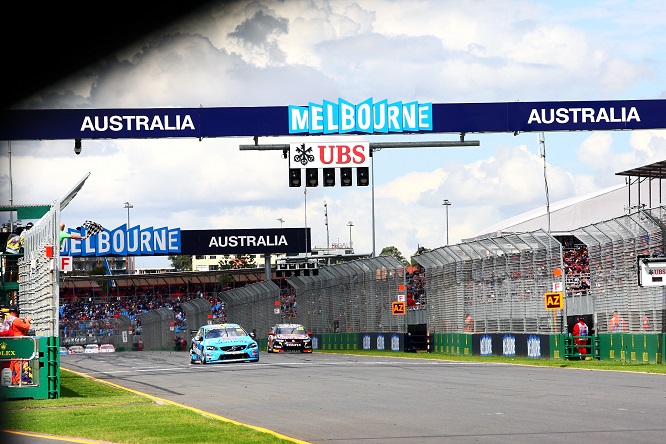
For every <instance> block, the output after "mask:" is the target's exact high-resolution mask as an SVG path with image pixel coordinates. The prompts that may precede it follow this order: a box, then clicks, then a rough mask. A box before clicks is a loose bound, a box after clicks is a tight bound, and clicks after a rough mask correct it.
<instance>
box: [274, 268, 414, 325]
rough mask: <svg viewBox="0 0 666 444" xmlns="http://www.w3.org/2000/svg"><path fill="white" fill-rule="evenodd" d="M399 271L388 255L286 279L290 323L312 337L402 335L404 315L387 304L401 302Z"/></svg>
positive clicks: (402, 286)
mask: <svg viewBox="0 0 666 444" xmlns="http://www.w3.org/2000/svg"><path fill="white" fill-rule="evenodd" d="M405 271H406V270H405V267H404V265H403V264H402V263H401V262H400V261H399V260H398V259H396V258H395V257H393V256H378V257H375V258H370V259H360V260H355V261H350V262H345V263H342V264H337V265H332V266H329V267H324V268H320V269H319V270H318V274H317V275H311V276H292V277H290V278H289V279H287V281H288V282H289V283H290V284H291V285H292V286H293V287H294V289H295V292H296V302H297V310H296V312H297V315H296V317H295V319H297V320H296V321H294V322H298V323H300V324H304V325H305V326H306V327H307V328H308V329H309V330H310V331H312V332H313V333H315V334H323V333H351V332H404V331H405V320H404V318H405V317H404V316H395V315H393V313H392V303H393V302H397V301H398V300H399V298H400V296H401V295H402V297H403V298H404V297H405Z"/></svg>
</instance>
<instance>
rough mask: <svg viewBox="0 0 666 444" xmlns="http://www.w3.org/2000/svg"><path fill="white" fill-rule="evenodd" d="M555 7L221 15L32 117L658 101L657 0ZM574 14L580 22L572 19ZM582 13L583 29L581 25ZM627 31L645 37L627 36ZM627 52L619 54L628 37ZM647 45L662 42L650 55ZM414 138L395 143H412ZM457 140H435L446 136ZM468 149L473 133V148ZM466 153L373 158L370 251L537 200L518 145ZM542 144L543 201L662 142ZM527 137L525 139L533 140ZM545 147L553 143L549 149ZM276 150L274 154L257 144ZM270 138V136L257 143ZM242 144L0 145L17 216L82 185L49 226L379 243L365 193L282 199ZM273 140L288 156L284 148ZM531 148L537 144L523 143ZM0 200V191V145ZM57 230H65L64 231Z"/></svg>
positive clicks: (278, 161)
mask: <svg viewBox="0 0 666 444" xmlns="http://www.w3.org/2000/svg"><path fill="white" fill-rule="evenodd" d="M599 5H603V3H600V2H592V4H590V5H584V6H580V5H575V6H569V5H568V4H566V5H559V3H558V2H555V3H553V2H545V1H511V0H504V1H497V2H442V1H440V0H421V1H412V2H397V1H391V0H356V1H346V0H331V1H306V0H295V1H288V2H282V1H269V0H260V1H236V2H220V5H219V7H217V8H213V9H211V10H210V11H209V12H207V13H206V14H204V15H200V16H197V17H188V18H187V19H186V20H185V21H183V22H181V23H177V24H173V25H170V26H169V27H168V28H166V29H165V30H164V33H163V34H153V35H151V36H147V37H146V38H145V39H144V40H142V41H140V42H137V43H136V44H134V45H132V46H130V47H127V48H124V49H123V50H121V51H118V53H117V54H116V55H117V60H111V59H107V60H105V61H104V63H103V64H99V65H97V66H93V67H91V68H90V69H89V70H86V72H85V73H79V74H78V75H77V76H76V77H73V78H70V79H66V80H64V81H63V82H60V83H59V84H57V85H53V86H52V87H51V88H49V90H48V91H45V94H43V95H42V96H36V97H35V98H33V99H34V100H33V101H31V102H29V103H30V104H29V105H27V106H33V107H42V108H72V107H74V108H134V107H136V108H149V107H192V108H196V107H198V106H204V107H229V106H270V105H282V106H284V105H288V104H304V103H307V102H308V101H315V102H320V101H321V100H322V99H332V100H334V99H336V98H337V97H343V98H345V99H347V100H351V101H357V100H363V99H366V98H368V97H374V98H378V99H383V98H387V99H389V100H419V101H430V102H434V103H447V102H493V101H512V100H516V99H520V100H523V101H527V100H548V101H557V100H597V99H604V100H606V99H613V98H615V99H626V98H658V97H663V95H664V88H663V85H664V84H665V82H664V80H666V79H665V77H666V76H665V75H664V69H665V68H664V66H666V63H665V61H664V53H663V51H662V50H661V49H662V47H663V44H664V43H666V37H665V36H666V32H665V31H664V29H666V27H664V26H663V25H664V23H663V17H666V6H664V4H663V2H652V3H644V4H642V5H641V6H642V9H638V8H636V7H635V5H631V4H627V5H623V4H619V3H618V4H615V7H614V8H613V10H612V11H609V10H607V9H603V8H599ZM576 12H579V14H576ZM577 17H581V18H580V19H579V18H577ZM636 23H645V24H646V25H645V27H644V28H642V29H641V32H634V33H631V32H629V30H635V29H636V27H635V26H633V25H635V24H636ZM628 41H630V42H631V45H630V44H629V43H628ZM656 42H662V44H661V45H659V44H657V43H656ZM409 137H410V136H407V139H409ZM449 137H452V138H455V137H457V135H442V137H441V139H447V138H449ZM468 137H471V138H474V136H473V135H469V136H468ZM479 137H480V138H483V145H482V147H481V148H480V149H478V150H458V151H456V150H449V151H442V150H428V151H419V150H416V151H409V150H393V151H392V152H390V153H389V152H381V153H379V155H377V156H376V159H375V160H376V167H377V171H376V176H375V178H376V179H377V183H376V184H375V200H374V206H375V211H374V213H375V217H374V219H375V227H374V238H375V243H376V246H375V247H376V250H377V251H376V252H377V253H379V251H381V249H382V248H383V247H385V246H387V245H394V246H396V247H398V248H399V249H400V250H401V251H402V252H403V254H405V255H410V254H412V253H413V252H414V251H415V250H416V248H417V246H418V245H425V246H427V247H430V248H434V247H437V246H439V245H442V244H443V242H444V241H445V237H446V230H447V228H446V222H445V208H444V207H443V206H442V205H441V202H442V200H443V199H450V200H451V202H452V203H453V205H452V206H451V207H450V208H449V222H450V226H449V227H448V231H449V238H450V240H451V242H457V241H459V240H460V239H462V238H465V237H468V236H471V235H473V234H475V233H476V232H477V231H478V230H480V229H482V228H484V227H486V226H489V225H491V224H492V223H496V222H499V221H500V220H502V219H503V218H508V217H510V216H514V215H516V214H518V213H520V212H523V211H526V210H529V209H531V208H534V207H537V206H541V205H543V204H544V202H545V182H544V166H543V159H542V158H541V157H540V156H539V155H538V150H537V148H536V147H537V145H536V143H534V142H533V140H534V139H533V138H532V135H530V136H529V138H530V140H527V139H524V138H522V137H518V138H513V139H512V138H511V137H512V136H511V137H509V138H508V139H507V138H506V137H502V136H493V135H487V134H484V135H482V136H481V135H480V136H479ZM623 137H624V136H623V135H622V134H620V133H619V132H615V133H591V134H580V133H571V134H560V135H553V136H552V137H551V136H548V140H549V152H548V158H547V160H548V164H547V177H548V184H549V194H550V199H551V201H554V200H556V199H562V198H566V197H571V196H573V195H577V194H587V193H589V192H591V191H594V190H597V189H600V188H604V187H606V186H608V185H610V184H612V183H619V182H618V181H619V180H622V179H621V178H618V177H617V176H615V173H616V172H618V171H621V170H624V169H627V168H633V167H636V166H640V165H642V164H646V163H652V162H655V161H658V160H663V159H664V156H665V155H666V135H665V132H664V131H634V132H632V133H631V137H630V140H629V142H628V143H625V142H624V139H623ZM530 141H531V142H530ZM552 141H556V142H552ZM261 142H262V143H270V142H269V141H261ZM271 142H272V141H271ZM249 143H252V141H251V139H250V138H228V139H204V140H202V141H198V140H194V139H160V140H97V141H87V140H86V141H84V143H83V152H82V154H81V155H80V156H76V155H74V153H73V152H72V151H73V147H72V145H73V143H72V141H34V142H13V143H12V151H13V152H12V175H13V196H14V201H15V202H17V203H44V202H46V203H49V202H52V201H53V200H54V199H57V198H59V197H61V196H62V195H63V194H64V193H66V192H67V191H69V189H70V188H71V186H73V185H74V184H75V183H76V181H78V180H79V179H80V178H81V177H83V176H84V175H85V174H86V173H88V172H90V173H91V176H90V178H89V180H88V182H87V183H86V185H85V186H84V188H83V189H82V191H81V193H80V194H79V195H78V196H77V198H76V199H75V200H74V201H73V202H72V203H71V204H70V206H69V207H68V208H67V209H66V210H65V212H64V213H63V218H64V219H65V220H67V221H68V225H70V226H71V225H76V224H77V223H80V222H78V221H83V220H84V219H86V218H93V219H98V220H100V221H101V222H103V223H104V224H105V225H107V226H117V225H121V224H123V223H125V221H126V217H127V213H126V210H125V209H124V208H123V202H125V201H129V202H131V203H132V204H133V205H134V208H133V209H132V211H131V217H132V220H135V221H136V222H137V223H140V224H141V225H142V226H144V225H145V226H165V225H166V226H180V227H182V228H183V229H205V228H233V227H235V228H243V227H257V226H267V227H276V226H279V222H278V221H277V219H278V218H283V219H285V221H286V222H285V227H297V226H303V225H304V224H305V219H306V218H307V224H308V226H310V227H311V228H312V232H313V243H316V244H318V245H320V246H321V245H323V244H325V243H326V241H327V232H326V227H325V225H324V214H323V212H324V207H323V202H324V201H326V202H327V204H328V217H329V225H328V228H329V230H328V238H329V240H330V241H333V240H340V241H345V242H347V241H348V237H349V227H348V226H347V223H348V222H349V221H350V220H351V221H353V223H354V226H353V227H352V237H353V243H354V246H355V248H356V250H357V251H361V252H369V251H371V250H372V247H373V213H372V206H373V205H372V204H373V200H372V188H371V187H367V188H363V187H350V188H348V189H342V188H341V187H336V188H335V189H323V188H322V187H319V188H316V189H308V195H307V209H305V208H304V204H305V201H306V199H305V197H306V196H305V195H304V189H303V188H298V189H294V188H289V187H288V186H287V163H286V161H285V160H284V159H282V158H281V155H280V154H281V153H279V152H258V151H243V152H241V151H239V149H238V145H239V144H249ZM280 143H288V141H285V140H281V141H280ZM528 143H531V144H532V145H529V146H528V145H527V144H528ZM0 149H1V151H2V153H1V156H2V165H3V167H2V169H1V170H0V193H1V195H2V196H5V197H4V199H5V200H6V199H7V196H9V174H8V169H7V168H6V167H5V165H8V162H6V160H8V157H7V151H8V145H7V143H6V142H2V143H1V144H0ZM69 221H71V222H69Z"/></svg>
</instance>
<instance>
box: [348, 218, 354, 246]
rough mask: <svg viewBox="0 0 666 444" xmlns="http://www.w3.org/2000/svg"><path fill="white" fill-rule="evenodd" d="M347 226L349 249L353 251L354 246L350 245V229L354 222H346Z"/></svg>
mask: <svg viewBox="0 0 666 444" xmlns="http://www.w3.org/2000/svg"><path fill="white" fill-rule="evenodd" d="M347 226H348V227H349V249H350V250H352V251H354V244H352V238H351V229H352V227H353V226H354V222H352V221H349V222H347Z"/></svg>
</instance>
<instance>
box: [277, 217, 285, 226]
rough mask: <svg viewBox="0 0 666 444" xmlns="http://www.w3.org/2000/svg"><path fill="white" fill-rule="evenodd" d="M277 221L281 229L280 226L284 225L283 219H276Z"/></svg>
mask: <svg viewBox="0 0 666 444" xmlns="http://www.w3.org/2000/svg"><path fill="white" fill-rule="evenodd" d="M277 221H278V222H280V228H282V224H283V223H284V219H282V218H281V217H278V218H277Z"/></svg>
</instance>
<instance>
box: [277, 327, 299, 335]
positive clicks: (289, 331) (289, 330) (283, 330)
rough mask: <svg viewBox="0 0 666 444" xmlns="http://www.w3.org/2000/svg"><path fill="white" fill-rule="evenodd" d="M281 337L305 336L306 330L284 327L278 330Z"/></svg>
mask: <svg viewBox="0 0 666 444" xmlns="http://www.w3.org/2000/svg"><path fill="white" fill-rule="evenodd" d="M277 330H278V331H277V334H279V335H304V334H305V329H304V328H303V327H282V328H278V329H277Z"/></svg>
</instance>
